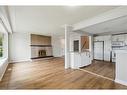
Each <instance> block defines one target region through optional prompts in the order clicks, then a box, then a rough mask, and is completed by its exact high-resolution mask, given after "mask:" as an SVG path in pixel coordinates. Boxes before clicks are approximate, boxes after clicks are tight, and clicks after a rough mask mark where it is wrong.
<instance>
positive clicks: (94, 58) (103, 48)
mask: <svg viewBox="0 0 127 95" xmlns="http://www.w3.org/2000/svg"><path fill="white" fill-rule="evenodd" d="M98 42H101V43H102V44H103V54H102V58H103V59H102V60H101V61H104V41H93V59H95V57H94V43H98ZM95 60H98V59H95Z"/></svg>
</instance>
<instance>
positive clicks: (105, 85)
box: [0, 58, 127, 89]
mask: <svg viewBox="0 0 127 95" xmlns="http://www.w3.org/2000/svg"><path fill="white" fill-rule="evenodd" d="M0 89H127V87H126V86H123V85H121V84H117V83H115V82H113V81H110V80H107V79H104V78H101V77H98V76H93V75H91V74H89V73H87V72H84V71H81V70H72V69H67V70H65V69H64V59H63V58H52V59H48V60H39V61H34V62H23V63H17V64H9V66H8V69H7V71H6V73H5V75H4V77H3V80H2V81H1V82H0Z"/></svg>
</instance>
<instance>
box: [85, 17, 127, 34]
mask: <svg viewBox="0 0 127 95" xmlns="http://www.w3.org/2000/svg"><path fill="white" fill-rule="evenodd" d="M83 31H85V32H88V33H91V34H100V35H103V34H117V33H127V16H124V17H120V18H117V19H114V20H110V21H106V22H103V23H100V24H96V25H92V26H90V27H87V28H85V29H83Z"/></svg>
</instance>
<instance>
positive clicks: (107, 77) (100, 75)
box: [79, 69, 114, 81]
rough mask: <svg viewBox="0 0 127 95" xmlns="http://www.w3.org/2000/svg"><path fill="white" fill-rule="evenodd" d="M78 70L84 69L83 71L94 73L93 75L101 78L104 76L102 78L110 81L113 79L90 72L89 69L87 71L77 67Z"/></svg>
mask: <svg viewBox="0 0 127 95" xmlns="http://www.w3.org/2000/svg"><path fill="white" fill-rule="evenodd" d="M79 70H81V71H84V72H87V73H89V74H91V75H94V76H98V77H101V78H104V79H107V80H110V81H114V80H113V79H111V78H108V77H105V76H102V75H98V74H96V73H93V72H90V71H87V70H84V69H79Z"/></svg>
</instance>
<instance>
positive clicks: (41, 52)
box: [38, 50, 46, 57]
mask: <svg viewBox="0 0 127 95" xmlns="http://www.w3.org/2000/svg"><path fill="white" fill-rule="evenodd" d="M45 56H46V50H39V51H38V57H45Z"/></svg>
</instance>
